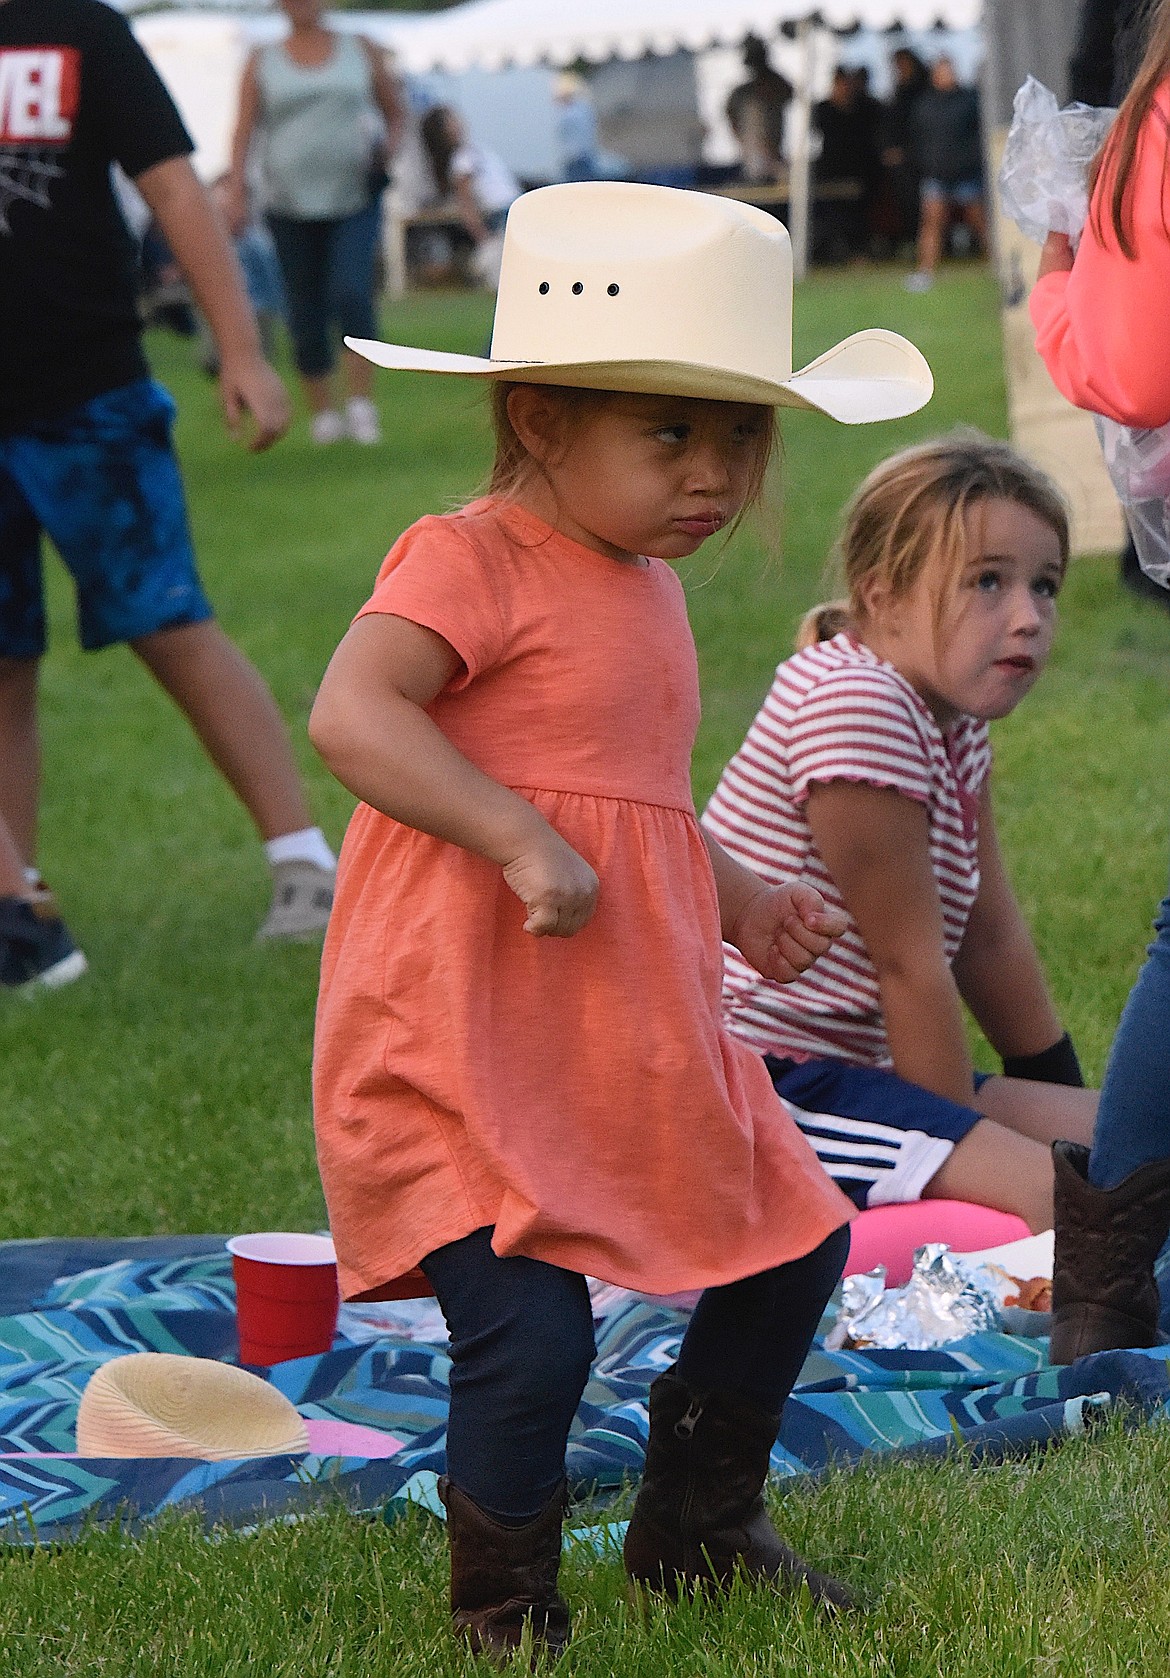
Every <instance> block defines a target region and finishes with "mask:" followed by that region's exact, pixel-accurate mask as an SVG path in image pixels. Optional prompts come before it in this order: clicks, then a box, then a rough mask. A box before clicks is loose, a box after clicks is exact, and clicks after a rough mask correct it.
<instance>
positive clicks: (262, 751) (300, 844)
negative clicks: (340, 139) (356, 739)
mask: <svg viewBox="0 0 1170 1678" xmlns="http://www.w3.org/2000/svg"><path fill="white" fill-rule="evenodd" d="M191 149H192V147H191V141H190V139H189V138H188V135H187V133H186V130H185V129H184V127H183V123H182V121H181V119H180V117H179V114H178V112H177V111H176V109H175V106H174V104H173V102H172V100H171V98H170V95H169V94H168V93H167V91H166V88H165V87H164V86H163V83H162V82H161V80H160V79H159V77H158V75H157V73H156V72H155V70H154V68H153V66H152V65H151V63H150V61H149V59H148V58H147V57H146V55H145V53H144V52H143V51H142V49H141V47H140V46H139V45H138V43H137V41H136V40H135V38H134V36H133V35H132V33H131V31H130V29H129V27H128V25H127V24H126V22H125V21H124V19H122V18H121V17H120V16H119V15H118V13H116V12H115V11H114V10H112V8H111V7H109V6H108V5H105V4H104V3H103V0H0V320H3V322H4V330H3V332H2V333H0V814H2V815H3V817H4V818H6V820H7V823H8V826H9V827H10V829H11V831H12V834H13V837H14V838H15V840H16V843H17V845H18V846H19V848H20V850H21V852H22V854H23V856H24V860H25V864H26V866H27V867H28V869H29V871H30V875H33V876H34V878H35V861H34V857H35V844H36V823H37V805H38V792H39V787H38V771H39V739H38V729H37V674H38V665H39V660H40V658H41V655H42V653H43V652H44V648H45V618H44V603H43V593H42V578H41V555H40V546H41V536H42V532H45V533H47V534H48V535H49V536H50V537H51V538H52V540H53V542H54V544H55V545H56V547H57V549H58V551H59V552H60V554H61V555H62V557H63V559H64V561H65V564H66V565H67V566H68V568H69V570H70V571H71V573H72V575H73V580H74V584H75V587H76V592H77V601H78V616H79V623H80V634H81V642H82V645H83V646H84V647H85V648H87V649H94V648H98V647H104V646H108V645H110V644H112V643H115V642H119V641H125V642H128V643H129V645H130V646H131V648H132V649H133V651H134V652H135V653H136V654H137V655H138V657H139V658H140V659H141V660H142V661H143V663H144V664H145V665H146V666H147V668H148V669H149V670H150V671H151V673H152V674H153V675H154V676H155V677H156V678H157V680H158V681H159V682H160V683H161V684H162V686H163V687H164V688H165V689H166V690H167V692H168V693H169V694H170V695H171V697H172V698H173V699H174V700H175V701H176V703H177V704H178V705H179V706H180V707H181V709H182V710H183V711H184V712H185V713H186V715H187V717H188V719H189V720H190V722H191V723H192V725H193V727H194V728H195V730H196V732H197V734H198V736H199V738H200V740H201V741H202V743H203V745H204V747H205V748H206V750H207V752H208V754H209V755H210V757H211V758H212V760H213V762H214V763H215V765H216V767H217V768H218V769H219V770H220V771H221V773H222V774H223V775H224V776H225V777H226V779H227V780H228V782H229V783H230V785H231V787H232V788H233V790H234V791H235V792H236V794H237V796H238V797H239V798H240V799H241V800H242V802H243V803H244V805H245V806H246V808H247V810H248V812H249V814H250V815H251V817H252V819H253V820H254V822H255V824H256V826H257V828H258V829H259V832H260V835H261V838H262V839H263V840H264V841H265V849H266V853H267V856H268V860H269V863H270V865H271V867H272V869H273V874H274V897H273V907H272V909H271V911H270V913H269V916H268V919H267V920H266V921H265V923H264V925H263V926H262V927H261V929H260V935H261V936H263V937H305V936H311V935H312V934H314V933H316V932H319V931H321V930H322V929H323V927H324V924H325V921H326V920H327V918H328V912H329V906H330V902H331V899H332V886H333V872H334V859H333V855H332V852H331V851H330V849H329V847H328V845H327V844H326V842H325V838H324V835H323V834H322V833H321V831H320V829H319V828H317V827H315V826H313V824H312V818H311V816H310V814H309V811H308V807H307V805H306V802H305V797H304V793H303V791H302V788H301V783H300V779H299V776H298V773H297V770H296V766H295V762H294V759H293V754H292V747H291V743H290V741H289V738H288V733H287V730H286V728H285V725H284V722H283V720H282V718H281V716H280V713H279V711H278V710H277V707H276V702H275V700H274V699H273V697H272V695H271V693H270V692H269V690H268V688H267V686H266V685H265V683H264V681H263V678H262V677H261V676H260V674H259V672H258V671H257V670H255V669H254V667H253V666H252V665H251V664H250V663H249V662H248V660H247V659H245V658H244V656H243V654H242V653H241V652H240V651H239V650H238V649H237V648H236V647H235V646H234V645H233V643H232V642H231V641H229V640H228V638H227V636H226V635H225V634H224V633H223V631H222V630H221V629H220V627H219V626H218V624H217V623H216V622H215V621H214V618H213V616H212V609H211V606H210V604H209V603H208V601H207V598H206V596H205V595H204V593H203V589H202V586H201V584H200V581H199V577H198V574H197V572H196V569H195V559H194V554H193V552H192V549H191V542H190V536H189V533H188V528H187V518H186V508H185V504H184V498H183V489H182V483H181V480H180V477H179V471H178V465H177V462H176V461H175V458H174V454H173V452H172V448H171V442H170V424H171V418H172V414H173V405H172V403H171V400H170V398H169V397H168V396H167V394H166V392H165V391H163V390H162V389H161V387H159V386H158V385H156V384H155V383H154V382H153V381H152V380H151V378H150V376H149V370H148V368H147V365H146V361H145V359H144V356H143V352H142V346H141V342H140V334H139V323H138V316H137V309H136V272H135V270H136V250H135V246H134V242H133V240H132V239H131V237H130V234H129V232H128V231H127V228H126V225H125V222H124V221H123V218H122V215H121V212H120V210H119V207H118V204H117V201H116V198H115V195H114V190H113V187H112V184H111V166H112V165H113V164H118V165H120V166H121V168H122V169H123V171H124V172H125V174H126V175H127V176H129V177H130V179H131V180H133V181H134V183H135V185H136V186H137V188H138V190H139V192H140V193H141V194H142V196H143V198H144V199H145V200H146V203H147V205H148V206H149V208H150V210H151V212H152V214H153V216H154V218H155V220H156V222H157V224H158V226H159V228H160V230H161V232H162V234H163V236H164V237H165V239H166V240H167V243H168V244H169V246H170V248H171V250H172V251H173V253H174V255H175V258H176V260H177V261H178V263H179V265H180V267H181V268H182V269H183V271H184V273H185V274H186V277H187V279H188V281H189V283H190V286H191V289H192V291H193V292H194V294H195V297H196V300H197V301H198V303H199V305H200V307H201V309H202V310H203V313H204V315H205V316H206V318H207V320H208V323H209V325H210V327H211V331H212V333H213V335H214V337H215V340H216V345H217V348H218V351H219V358H220V395H221V400H222V403H223V408H224V414H225V417H226V420H227V423H228V426H229V428H230V429H231V430H232V431H233V432H234V433H239V432H240V431H241V428H242V426H243V425H244V423H245V420H246V418H247V417H248V416H250V420H251V433H250V441H249V446H250V447H251V448H252V449H254V450H256V449H264V448H267V447H268V445H269V444H271V443H273V442H274V441H275V440H276V439H277V438H278V437H279V436H280V435H281V434H282V432H283V431H284V430H285V429H286V427H287V425H288V421H289V406H288V400H287V397H286V394H285V391H284V387H283V385H282V384H281V382H280V380H279V378H278V377H277V375H276V374H275V372H273V370H272V368H271V367H270V366H269V365H268V363H267V362H266V361H265V360H264V357H263V355H262V353H261V349H260V343H259V338H258V335H257V330H256V323H255V320H254V318H253V315H252V312H251V309H250V308H249V306H248V302H247V298H246V296H245V294H244V289H243V284H242V280H241V276H240V272H239V269H238V267H237V264H236V261H235V258H234V256H233V255H232V252H231V249H230V247H229V245H228V242H227V240H226V237H225V235H224V233H223V230H222V228H221V225H220V223H219V221H218V219H217V217H216V215H215V213H214V210H213V209H212V206H211V204H210V201H209V198H208V196H207V194H206V192H205V191H204V189H203V187H202V186H201V185H200V183H199V181H198V179H197V177H196V175H195V173H194V171H193V170H192V168H191V164H190V159H189V154H190V152H191ZM2 954H3V952H2V950H0V959H2Z"/></svg>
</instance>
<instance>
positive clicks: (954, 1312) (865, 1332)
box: [825, 1241, 1001, 1352]
mask: <svg viewBox="0 0 1170 1678" xmlns="http://www.w3.org/2000/svg"><path fill="white" fill-rule="evenodd" d="M1000 1295H1001V1290H1000V1287H999V1285H998V1284H997V1282H996V1279H995V1277H994V1276H993V1275H992V1274H991V1272H990V1271H989V1270H988V1269H987V1268H986V1267H985V1266H984V1265H981V1264H973V1263H971V1262H970V1261H969V1260H967V1259H964V1258H963V1257H962V1256H961V1255H960V1254H958V1253H952V1252H951V1249H950V1248H949V1247H948V1246H947V1244H946V1242H945V1241H930V1242H927V1244H926V1245H925V1246H923V1247H919V1249H918V1251H917V1252H916V1253H915V1255H914V1270H913V1272H912V1274H911V1277H910V1280H909V1281H908V1282H905V1283H904V1284H903V1285H902V1286H901V1287H898V1288H887V1287H886V1272H885V1267H884V1265H878V1266H877V1268H876V1269H874V1270H869V1271H866V1272H865V1273H864V1274H862V1275H858V1276H847V1277H846V1278H845V1281H844V1283H843V1284H842V1290H841V1306H840V1309H839V1311H838V1312H837V1321H836V1322H835V1323H834V1325H833V1328H832V1330H831V1331H830V1333H829V1335H828V1337H827V1338H826V1340H825V1345H826V1346H827V1347H828V1348H829V1349H830V1350H836V1349H839V1348H841V1347H843V1346H859V1347H860V1346H877V1347H881V1348H885V1349H892V1348H893V1347H897V1346H904V1347H907V1348H909V1350H911V1351H915V1352H925V1351H929V1350H930V1349H931V1348H932V1347H934V1346H945V1345H947V1344H948V1343H949V1342H950V1341H952V1340H962V1339H963V1338H964V1337H965V1336H966V1335H968V1334H978V1333H980V1332H981V1331H982V1330H984V1329H996V1328H998V1327H999V1325H1000Z"/></svg>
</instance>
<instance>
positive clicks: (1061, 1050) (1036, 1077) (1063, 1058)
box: [1003, 1031, 1085, 1090]
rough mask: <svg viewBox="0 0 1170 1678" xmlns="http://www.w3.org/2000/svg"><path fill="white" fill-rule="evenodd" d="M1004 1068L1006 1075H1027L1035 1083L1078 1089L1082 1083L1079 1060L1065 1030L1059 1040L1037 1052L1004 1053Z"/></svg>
mask: <svg viewBox="0 0 1170 1678" xmlns="http://www.w3.org/2000/svg"><path fill="white" fill-rule="evenodd" d="M1003 1072H1004V1077H1005V1078H1030V1079H1032V1081H1033V1082H1035V1083H1038V1084H1066V1085H1068V1086H1069V1087H1070V1088H1072V1089H1078V1090H1083V1089H1084V1087H1085V1080H1084V1075H1083V1074H1082V1072H1081V1063H1080V1061H1079V1060H1078V1059H1077V1051H1076V1050H1075V1049H1074V1048H1073V1045H1072V1038H1071V1037H1070V1036H1069V1034H1068V1032H1067V1031H1066V1032H1065V1034H1064V1036H1063V1037H1062V1038H1061V1039H1060V1040H1059V1042H1056V1043H1053V1045H1052V1047H1051V1048H1049V1049H1041V1051H1040V1053H1039V1054H1038V1055H1004V1057H1003Z"/></svg>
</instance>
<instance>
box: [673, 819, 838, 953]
mask: <svg viewBox="0 0 1170 1678" xmlns="http://www.w3.org/2000/svg"><path fill="white" fill-rule="evenodd" d="M703 838H704V839H705V841H706V844H707V853H708V855H709V856H710V858H711V869H712V872H713V873H714V875H715V891H716V894H717V895H718V898H719V920H720V927H721V930H722V933H723V936H724V938H725V939H726V941H727V942H728V943H729V944H732V945H734V946H735V948H736V949H737V950H738V951H739V952H740V954H741V955H742V956H743V957H744V959H745V960H746V961H749V962H750V963H751V964H752V966H753V967H754V968H755V969H756V971H757V972H758V973H762V974H763V975H764V977H765V978H766V979H775V980H776V981H777V983H778V984H787V983H788V982H789V981H790V980H792V979H795V978H797V977H798V976H799V975H800V974H801V973H803V972H804V971H805V969H806V968H808V967H810V966H811V965H812V963H813V962H814V961H815V960H816V959H817V957H818V956H822V955H824V953H825V951H826V950H827V949H828V948H829V946H830V944H831V943H832V942H833V939H834V938H836V937H838V936H839V935H840V934H841V933H842V932H844V930H845V925H846V923H845V919H844V917H843V916H842V915H841V914H840V913H839V912H838V911H837V910H836V909H828V908H826V906H825V900H824V898H823V897H822V896H821V894H820V892H819V891H817V890H816V888H815V887H813V886H810V885H807V884H806V883H805V882H804V881H803V880H789V881H786V882H785V883H784V884H783V885H779V886H772V885H769V884H768V882H767V881H766V880H762V879H761V878H760V876H759V875H758V874H753V873H752V871H751V869H750V868H745V867H744V866H743V864H742V863H740V862H737V861H736V860H735V858H734V857H732V856H728V854H727V852H726V851H725V850H724V849H723V846H722V845H721V844H720V843H719V841H718V840H717V839H716V838H714V836H713V835H712V834H710V833H708V832H706V831H705V830H704V833H703Z"/></svg>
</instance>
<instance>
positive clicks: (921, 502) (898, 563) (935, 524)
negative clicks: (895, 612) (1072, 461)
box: [796, 429, 1069, 648]
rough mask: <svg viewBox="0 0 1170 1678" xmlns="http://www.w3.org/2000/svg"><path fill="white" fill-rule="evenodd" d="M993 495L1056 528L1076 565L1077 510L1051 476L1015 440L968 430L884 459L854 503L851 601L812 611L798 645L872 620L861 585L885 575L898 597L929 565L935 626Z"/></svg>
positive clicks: (1064, 556)
mask: <svg viewBox="0 0 1170 1678" xmlns="http://www.w3.org/2000/svg"><path fill="white" fill-rule="evenodd" d="M988 501H1013V502H1015V503H1016V505H1017V506H1020V507H1026V508H1027V509H1028V510H1029V512H1032V513H1035V515H1036V517H1037V518H1039V519H1042V520H1043V521H1044V523H1045V524H1046V525H1048V527H1049V528H1050V529H1051V530H1052V531H1053V532H1054V533H1055V535H1056V539H1057V541H1058V543H1059V544H1060V559H1061V564H1062V565H1066V564H1067V563H1068V540H1069V538H1068V510H1067V508H1066V507H1065V504H1064V498H1063V497H1062V495H1061V493H1060V491H1059V490H1058V489H1057V487H1056V485H1055V484H1054V483H1053V481H1052V479H1051V478H1050V477H1049V476H1048V475H1047V473H1045V472H1042V471H1041V470H1040V468H1039V467H1038V466H1033V465H1032V463H1031V461H1029V460H1025V459H1024V457H1023V455H1021V454H1019V453H1017V451H1016V450H1015V449H1013V448H1012V446H1011V444H1010V443H1003V442H1000V441H999V440H998V439H996V438H993V437H985V436H984V435H983V433H982V432H981V431H975V430H973V429H972V430H967V429H963V430H961V431H956V432H953V433H952V434H951V435H950V436H947V437H936V438H934V439H933V440H932V441H931V442H929V443H918V444H916V445H915V446H914V447H913V448H909V449H901V450H900V451H899V452H898V453H897V454H894V455H891V456H890V458H889V459H888V460H883V461H882V463H881V464H880V466H875V467H874V469H873V471H872V472H871V473H870V474H869V476H868V477H867V478H866V479H865V480H864V482H863V483H862V484H861V485H860V487H859V488H858V489H857V491H856V492H855V493H854V495H853V497H852V499H851V500H850V502H849V504H848V506H847V507H846V508H845V513H844V522H843V526H842V530H841V537H840V540H839V542H838V544H837V550H836V556H835V557H836V561H837V568H838V570H839V571H840V573H841V580H842V581H843V582H844V584H845V587H846V588H847V590H848V597H847V598H845V599H841V600H830V601H827V602H826V603H824V604H823V605H820V606H814V607H813V609H812V610H811V611H810V612H807V613H806V614H805V616H804V618H803V620H802V622H801V625H800V629H799V630H798V632H797V640H796V645H797V647H798V648H802V647H811V646H815V644H816V643H817V642H818V641H828V640H831V639H832V637H833V636H834V635H838V634H840V632H841V630H843V629H848V628H850V627H851V626H852V627H854V628H859V627H860V626H861V625H862V624H863V622H864V620H865V607H864V603H863V600H862V588H863V585H864V584H865V582H866V581H867V579H869V578H870V577H875V576H876V577H880V578H881V579H882V580H883V582H885V583H886V585H887V586H888V588H889V590H890V597H891V599H893V600H901V599H904V598H905V597H906V595H907V594H909V593H910V591H911V589H912V588H913V587H914V585H915V584H916V583H917V581H918V579H919V578H920V577H921V576H922V575H923V573H924V572H926V571H927V569H928V568H931V569H933V568H937V571H938V588H937V591H936V599H935V627H936V630H937V628H938V627H939V622H940V619H941V616H942V612H943V609H944V607H945V605H946V602H947V599H948V598H949V596H950V593H951V591H952V589H953V588H954V586H955V584H956V582H957V580H958V577H959V574H960V572H961V571H962V568H963V566H964V565H965V564H966V563H967V558H968V543H969V541H970V539H971V530H970V524H969V521H968V514H969V513H970V512H971V511H972V510H973V509H974V508H975V507H978V506H980V505H983V504H985V503H986V502H988Z"/></svg>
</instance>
